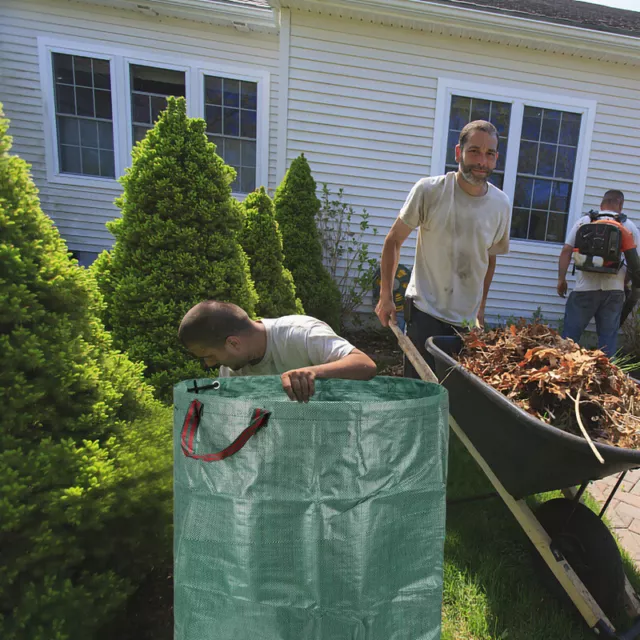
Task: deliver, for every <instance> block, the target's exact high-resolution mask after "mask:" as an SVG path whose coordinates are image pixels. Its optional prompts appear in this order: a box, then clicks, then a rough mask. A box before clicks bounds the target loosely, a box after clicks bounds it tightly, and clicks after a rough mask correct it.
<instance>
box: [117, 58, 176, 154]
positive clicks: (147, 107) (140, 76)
mask: <svg viewBox="0 0 640 640" xmlns="http://www.w3.org/2000/svg"><path fill="white" fill-rule="evenodd" d="M130 77H131V126H132V134H133V143H134V144H135V143H136V142H139V141H140V140H142V139H143V138H144V137H145V135H146V134H147V131H149V129H151V128H152V127H153V125H154V124H155V122H156V120H157V119H158V116H159V115H160V112H161V111H163V110H164V109H166V108H167V96H176V97H178V96H182V97H184V96H185V74H184V71H173V70H171V69H159V68H157V67H146V66H143V65H139V64H132V65H130Z"/></svg>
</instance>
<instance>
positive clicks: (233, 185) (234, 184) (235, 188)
mask: <svg viewBox="0 0 640 640" xmlns="http://www.w3.org/2000/svg"><path fill="white" fill-rule="evenodd" d="M231 191H233V192H234V193H240V172H239V171H238V175H237V176H236V179H235V180H234V181H233V182H232V183H231Z"/></svg>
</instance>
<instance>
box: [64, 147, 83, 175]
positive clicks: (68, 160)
mask: <svg viewBox="0 0 640 640" xmlns="http://www.w3.org/2000/svg"><path fill="white" fill-rule="evenodd" d="M60 171H61V172H62V173H82V165H81V164H80V147H70V146H67V145H66V144H61V145H60Z"/></svg>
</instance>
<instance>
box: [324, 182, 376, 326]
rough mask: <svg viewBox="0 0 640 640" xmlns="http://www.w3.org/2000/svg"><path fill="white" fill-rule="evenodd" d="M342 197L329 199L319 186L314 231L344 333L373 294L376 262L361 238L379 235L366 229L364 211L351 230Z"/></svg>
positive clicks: (351, 212) (328, 193)
mask: <svg viewBox="0 0 640 640" xmlns="http://www.w3.org/2000/svg"><path fill="white" fill-rule="evenodd" d="M343 197H344V190H343V189H338V192H337V194H336V196H335V197H334V198H332V197H331V191H330V189H329V187H328V186H327V185H326V184H323V185H322V197H321V205H320V211H319V212H318V216H317V227H318V233H319V234H320V242H321V244H322V256H323V258H324V263H325V265H326V266H327V270H328V271H329V275H330V276H331V278H332V279H333V281H334V282H335V283H336V284H337V285H338V290H339V291H340V305H341V306H340V328H341V329H342V330H343V331H344V330H345V329H346V325H347V323H348V322H349V320H350V319H353V320H355V322H356V323H359V322H358V318H357V316H355V311H356V309H357V308H358V307H359V306H360V305H361V304H362V301H363V300H364V297H365V296H366V295H367V293H369V292H371V291H373V284H374V279H375V274H376V271H377V266H378V262H377V260H376V259H375V258H372V257H371V254H370V253H369V244H368V243H367V242H365V241H364V235H365V233H367V232H370V233H372V235H374V236H375V235H378V229H376V228H375V227H371V226H370V225H369V214H368V213H367V210H366V209H363V210H362V213H361V214H360V215H359V216H358V218H359V221H358V223H357V227H355V229H354V226H355V224H356V212H355V211H354V209H353V207H352V206H351V205H349V204H347V203H346V202H345V201H344V200H343Z"/></svg>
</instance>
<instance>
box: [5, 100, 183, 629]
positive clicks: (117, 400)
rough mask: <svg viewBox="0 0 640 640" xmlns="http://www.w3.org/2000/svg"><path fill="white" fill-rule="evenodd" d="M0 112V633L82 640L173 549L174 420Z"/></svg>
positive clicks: (104, 620) (115, 608) (102, 622)
mask: <svg viewBox="0 0 640 640" xmlns="http://www.w3.org/2000/svg"><path fill="white" fill-rule="evenodd" d="M2 115H3V114H2V109H1V108H0V403H1V407H2V408H1V410H0V487H1V490H0V491H1V494H2V498H1V499H0V549H1V552H0V553H1V555H2V563H1V568H0V637H1V638H2V639H3V640H25V639H27V638H28V639H29V640H51V639H55V640H86V639H87V638H94V637H96V634H97V632H98V629H99V628H100V627H101V626H102V625H103V624H104V623H106V622H107V621H108V620H109V619H110V617H111V616H112V615H113V614H114V612H115V611H116V610H117V609H118V608H119V607H121V606H122V605H123V604H124V602H125V600H126V599H127V597H128V596H129V594H130V593H131V592H132V591H133V590H134V588H135V586H136V584H137V583H138V581H140V580H141V579H142V577H143V576H144V575H145V574H146V573H147V572H148V571H149V569H150V568H151V566H153V565H154V564H155V563H157V562H158V561H160V560H163V557H164V558H166V557H167V556H169V557H170V553H171V551H170V549H171V547H170V535H171V529H170V525H171V497H172V493H171V427H170V421H171V416H170V415H168V413H169V411H168V409H165V408H164V407H162V406H160V405H159V403H157V402H156V401H154V400H153V397H152V390H151V388H150V387H149V386H148V385H147V384H146V383H144V381H143V378H142V367H141V365H138V364H133V363H132V362H131V361H130V360H129V359H128V358H127V356H126V355H123V354H122V353H119V352H118V351H116V350H115V349H114V348H113V347H112V344H111V338H110V336H109V334H108V333H107V332H106V331H105V329H104V326H103V325H102V323H101V321H100V320H99V317H98V313H99V311H100V309H101V307H102V298H101V296H100V293H99V291H98V287H97V284H96V282H95V279H94V278H93V276H92V275H91V273H90V272H89V271H88V270H86V269H84V268H82V267H79V266H78V265H77V263H76V262H75V261H72V260H70V259H69V254H68V251H67V247H66V245H65V243H64V242H63V240H62V239H61V238H60V235H59V233H58V231H57V230H56V228H55V227H54V225H53V223H52V221H51V220H50V219H49V218H48V217H47V216H46V215H45V214H44V213H43V212H42V210H41V209H40V203H39V199H38V194H37V189H36V187H35V185H34V183H33V181H32V179H31V176H30V174H29V167H28V165H27V164H26V163H25V162H24V161H23V160H21V159H20V158H18V157H17V156H12V155H10V154H9V150H10V147H11V139H10V138H9V136H8V135H7V127H8V121H7V120H6V119H4V118H3V117H2Z"/></svg>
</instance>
